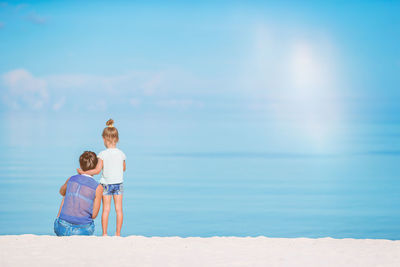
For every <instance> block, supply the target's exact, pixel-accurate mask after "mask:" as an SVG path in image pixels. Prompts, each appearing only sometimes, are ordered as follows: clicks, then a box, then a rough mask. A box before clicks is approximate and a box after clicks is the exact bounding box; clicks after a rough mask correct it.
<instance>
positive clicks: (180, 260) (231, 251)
mask: <svg viewBox="0 0 400 267" xmlns="http://www.w3.org/2000/svg"><path fill="white" fill-rule="evenodd" d="M95 265H97V266H110V267H111V266H112V267H114V266H117V267H118V266H188V267H192V266H363V267H365V266H400V241H389V240H371V239H363V240H357V239H332V238H321V239H308V238H295V239H287V238H266V237H257V238H239V237H213V238H199V237H190V238H180V237H152V238H147V237H141V236H129V237H122V238H118V237H93V236H92V237H81V236H73V237H56V236H35V235H19V236H11V235H10V236H0V266H2V267H4V266H95Z"/></svg>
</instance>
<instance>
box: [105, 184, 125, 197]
mask: <svg viewBox="0 0 400 267" xmlns="http://www.w3.org/2000/svg"><path fill="white" fill-rule="evenodd" d="M102 186H103V196H111V195H122V193H123V192H124V186H123V184H122V183H120V184H102Z"/></svg>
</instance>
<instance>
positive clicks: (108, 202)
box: [101, 196, 111, 236]
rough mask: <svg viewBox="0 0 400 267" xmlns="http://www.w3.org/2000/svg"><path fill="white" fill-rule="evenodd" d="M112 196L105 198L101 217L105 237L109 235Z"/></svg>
mask: <svg viewBox="0 0 400 267" xmlns="http://www.w3.org/2000/svg"><path fill="white" fill-rule="evenodd" d="M110 207H111V196H103V214H102V215H101V227H102V229H103V236H106V235H107V227H108V215H109V214H110Z"/></svg>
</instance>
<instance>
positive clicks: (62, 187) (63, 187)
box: [60, 177, 71, 196]
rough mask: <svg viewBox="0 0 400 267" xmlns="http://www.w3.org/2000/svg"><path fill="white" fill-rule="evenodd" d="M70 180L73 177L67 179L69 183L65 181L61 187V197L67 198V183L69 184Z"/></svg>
mask: <svg viewBox="0 0 400 267" xmlns="http://www.w3.org/2000/svg"><path fill="white" fill-rule="evenodd" d="M70 178H71V177H69V178H68V179H67V181H65V184H63V185H62V186H61V188H60V195H62V196H65V193H66V192H67V183H68V181H69V179H70Z"/></svg>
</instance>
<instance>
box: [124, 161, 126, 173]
mask: <svg viewBox="0 0 400 267" xmlns="http://www.w3.org/2000/svg"><path fill="white" fill-rule="evenodd" d="M124 171H126V163H125V160H124Z"/></svg>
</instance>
